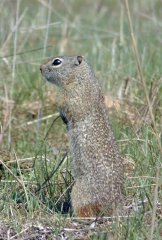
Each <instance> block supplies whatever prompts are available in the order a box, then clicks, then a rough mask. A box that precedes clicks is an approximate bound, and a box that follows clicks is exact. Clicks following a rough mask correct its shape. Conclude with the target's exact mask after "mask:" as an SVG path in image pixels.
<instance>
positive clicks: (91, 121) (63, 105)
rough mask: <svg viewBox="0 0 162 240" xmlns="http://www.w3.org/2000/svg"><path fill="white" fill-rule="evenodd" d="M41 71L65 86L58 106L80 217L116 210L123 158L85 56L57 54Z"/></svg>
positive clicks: (74, 203)
mask: <svg viewBox="0 0 162 240" xmlns="http://www.w3.org/2000/svg"><path fill="white" fill-rule="evenodd" d="M40 69H41V72H42V75H43V76H44V77H45V79H46V80H47V81H49V82H51V83H53V84H55V85H57V86H58V87H59V89H60V98H59V102H58V106H59V109H60V115H61V117H62V119H63V121H64V123H65V124H66V125H67V129H68V136H69V141H70V150H71V155H72V159H73V174H74V180H75V183H74V186H73V189H72V194H71V199H72V206H73V209H74V213H75V214H76V215H78V216H80V217H88V216H97V215H99V214H102V213H104V214H106V215H112V214H114V213H115V212H116V209H118V207H119V206H120V205H122V204H123V180H124V170H123V162H122V158H121V156H120V154H119V151H118V147H117V145H116V142H115V139H114V135H113V132H112V129H111V126H110V123H109V119H108V113H107V109H106V106H105V104H104V98H103V95H102V91H101V87H100V85H99V83H98V81H97V80H96V78H95V75H94V73H93V71H92V69H91V67H90V65H89V64H88V63H87V61H86V60H85V59H84V58H83V57H82V56H74V57H66V56H64V57H56V58H52V59H51V60H49V61H48V62H47V63H46V64H43V65H42V66H41V68H40ZM119 208H120V207H119Z"/></svg>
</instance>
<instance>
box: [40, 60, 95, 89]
mask: <svg viewBox="0 0 162 240" xmlns="http://www.w3.org/2000/svg"><path fill="white" fill-rule="evenodd" d="M40 71H41V73H42V75H43V77H44V78H45V79H46V80H47V81H49V82H51V83H53V84H55V85H57V86H59V87H61V88H66V86H68V85H69V87H73V86H77V85H82V84H83V85H85V82H84V81H87V79H90V78H91V77H92V75H93V73H92V70H91V68H90V66H89V64H88V63H87V62H86V60H85V59H84V57H83V56H72V57H68V56H63V57H60V56H59V57H55V58H52V59H50V60H49V61H48V62H47V63H44V64H42V65H41V67H40Z"/></svg>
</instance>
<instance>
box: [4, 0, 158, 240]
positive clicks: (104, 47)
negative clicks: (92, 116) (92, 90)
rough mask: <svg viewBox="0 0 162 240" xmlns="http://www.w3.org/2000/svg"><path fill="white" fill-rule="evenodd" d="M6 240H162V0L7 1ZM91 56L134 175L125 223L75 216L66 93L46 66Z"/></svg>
mask: <svg viewBox="0 0 162 240" xmlns="http://www.w3.org/2000/svg"><path fill="white" fill-rule="evenodd" d="M0 9H1V14H0V239H131V240H133V239H134V240H137V239H156V240H158V239H162V186H161V184H162V178H161V170H162V161H161V154H162V150H161V149H162V148H161V138H162V137H161V132H162V114H161V113H162V105H161V103H162V51H161V49H162V1H161V0H154V1H152V0H138V1H131V0H130V1H129V6H128V1H127V0H123V1H113V0H100V1H93V0H89V1H86V0H77V1H74V0H68V1H65V0H60V1H56V0H1V1H0ZM56 55H84V56H85V57H87V58H88V59H89V62H90V63H91V65H92V66H93V69H94V71H95V73H96V76H97V78H98V79H99V81H100V82H101V84H102V86H103V91H104V93H105V101H106V104H107V107H108V108H109V112H110V119H111V122H112V126H113V129H114V132H115V136H116V138H117V141H118V144H119V147H120V149H121V152H122V155H123V159H124V164H125V169H126V170H125V172H126V174H125V175H126V184H125V185H126V208H127V209H128V212H129V214H126V215H125V216H122V217H121V218H120V219H116V220H113V219H111V221H108V220H109V219H104V220H103V221H102V222H97V223H95V224H94V223H92V221H93V219H90V220H88V219H82V221H81V219H76V218H73V217H72V216H71V215H70V214H71V210H70V190H71V186H72V183H73V176H72V174H71V166H70V156H69V154H68V140H67V136H66V129H65V126H64V125H63V124H62V122H61V120H60V118H59V117H58V113H57V108H56V106H55V100H56V98H57V94H56V89H55V88H54V87H53V86H52V85H50V84H46V83H45V81H44V80H43V79H42V77H41V74H40V71H39V66H40V64H41V63H43V62H44V61H45V60H46V59H48V58H49V57H52V56H56Z"/></svg>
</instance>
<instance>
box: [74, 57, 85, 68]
mask: <svg viewBox="0 0 162 240" xmlns="http://www.w3.org/2000/svg"><path fill="white" fill-rule="evenodd" d="M82 60H83V57H82V56H77V59H76V61H75V65H76V66H78V65H80V64H81V62H82Z"/></svg>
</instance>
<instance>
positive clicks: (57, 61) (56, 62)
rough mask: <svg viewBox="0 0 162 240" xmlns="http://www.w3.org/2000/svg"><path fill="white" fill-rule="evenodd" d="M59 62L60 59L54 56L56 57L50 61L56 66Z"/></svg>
mask: <svg viewBox="0 0 162 240" xmlns="http://www.w3.org/2000/svg"><path fill="white" fill-rule="evenodd" d="M61 63H62V61H61V60H60V59H59V58H56V59H54V61H53V62H52V65H54V66H58V65H60V64H61Z"/></svg>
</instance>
